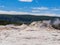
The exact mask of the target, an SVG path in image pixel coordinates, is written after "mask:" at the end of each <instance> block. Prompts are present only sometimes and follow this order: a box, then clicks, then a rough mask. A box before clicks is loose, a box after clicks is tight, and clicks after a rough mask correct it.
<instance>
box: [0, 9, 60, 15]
mask: <svg viewBox="0 0 60 45" xmlns="http://www.w3.org/2000/svg"><path fill="white" fill-rule="evenodd" d="M0 14H12V15H16V14H18V15H20V14H30V15H35V16H40V15H42V16H60V14H59V15H57V14H55V13H48V12H47V13H29V12H17V11H2V10H0Z"/></svg>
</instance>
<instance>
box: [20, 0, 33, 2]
mask: <svg viewBox="0 0 60 45" xmlns="http://www.w3.org/2000/svg"><path fill="white" fill-rule="evenodd" d="M19 1H21V2H32V0H19Z"/></svg>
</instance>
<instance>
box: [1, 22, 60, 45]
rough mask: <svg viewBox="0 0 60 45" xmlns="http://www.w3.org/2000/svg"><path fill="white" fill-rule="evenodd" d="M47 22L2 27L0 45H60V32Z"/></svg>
mask: <svg viewBox="0 0 60 45" xmlns="http://www.w3.org/2000/svg"><path fill="white" fill-rule="evenodd" d="M46 22H47V21H46ZM46 22H45V21H44V22H43V23H41V22H40V21H38V22H32V23H31V24H30V25H26V24H22V25H20V26H16V25H5V26H3V25H1V26H0V45H60V30H58V29H54V28H53V27H51V25H50V22H49V21H48V23H46Z"/></svg>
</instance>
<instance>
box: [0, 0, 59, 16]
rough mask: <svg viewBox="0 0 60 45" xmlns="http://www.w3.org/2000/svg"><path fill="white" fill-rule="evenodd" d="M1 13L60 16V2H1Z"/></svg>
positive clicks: (52, 0) (36, 0)
mask: <svg viewBox="0 0 60 45" xmlns="http://www.w3.org/2000/svg"><path fill="white" fill-rule="evenodd" d="M0 13H18V14H20V13H24V14H25V13H32V14H45V15H56V16H57V15H60V0H0Z"/></svg>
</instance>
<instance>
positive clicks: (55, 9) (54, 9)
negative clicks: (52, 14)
mask: <svg viewBox="0 0 60 45" xmlns="http://www.w3.org/2000/svg"><path fill="white" fill-rule="evenodd" d="M52 10H53V11H59V10H60V9H58V8H53V9H52Z"/></svg>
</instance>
